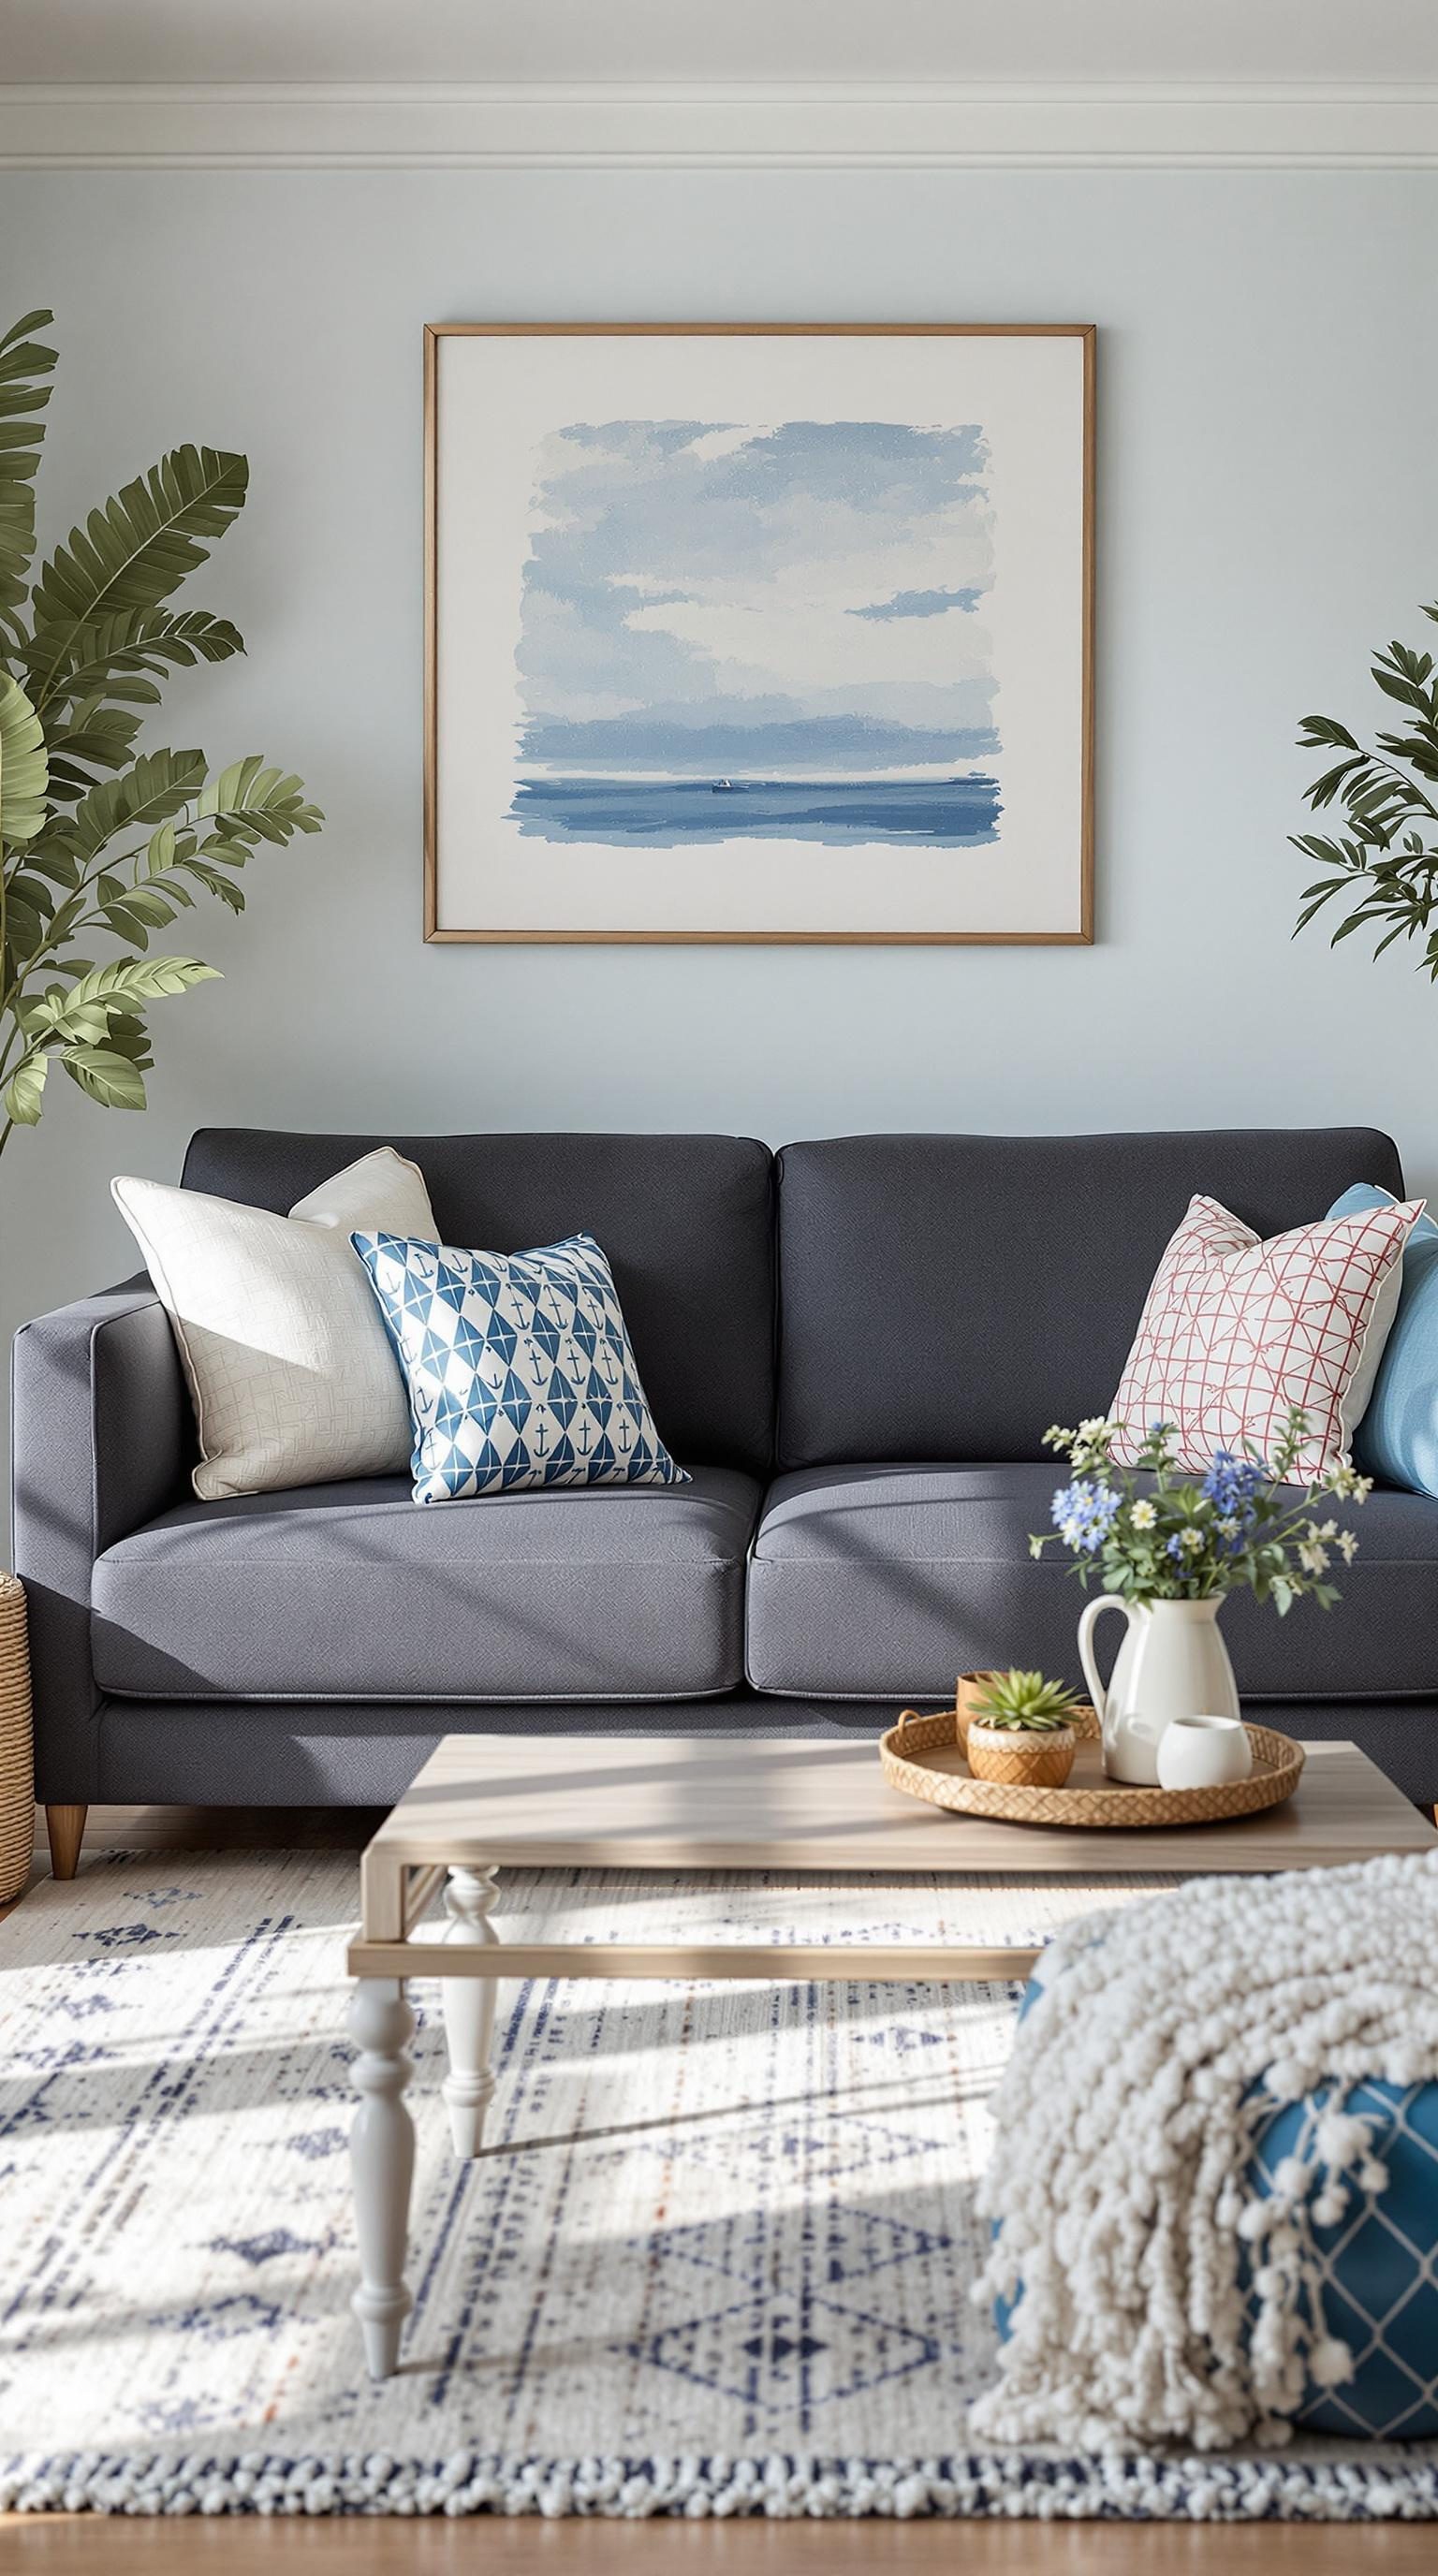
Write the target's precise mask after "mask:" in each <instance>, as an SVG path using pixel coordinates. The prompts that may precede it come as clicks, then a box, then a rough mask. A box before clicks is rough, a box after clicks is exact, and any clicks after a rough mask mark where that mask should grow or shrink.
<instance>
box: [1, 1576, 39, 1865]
mask: <svg viewBox="0 0 1438 2576" xmlns="http://www.w3.org/2000/svg"><path fill="white" fill-rule="evenodd" d="M34 1848H35V1749H34V1741H33V1738H32V1736H31V1732H30V1656H29V1652H28V1649H27V1646H26V1642H25V1587H24V1585H23V1584H22V1583H19V1582H17V1581H16V1578H15V1576H14V1575H13V1574H0V1905H6V1904H8V1903H9V1901H10V1899H11V1897H12V1896H18V1895H19V1893H20V1890H21V1888H22V1887H23V1886H24V1884H25V1881H26V1879H27V1878H28V1877H29V1875H30V1859H31V1854H32V1853H33V1851H34Z"/></svg>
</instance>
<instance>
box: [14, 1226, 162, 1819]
mask: <svg viewBox="0 0 1438 2576" xmlns="http://www.w3.org/2000/svg"><path fill="white" fill-rule="evenodd" d="M11 1395H12V1411H11V1489H12V1501H13V1510H14V1522H13V1527H14V1548H15V1571H16V1573H17V1574H18V1575H19V1576H20V1578H21V1580H22V1581H23V1583H24V1585H25V1588H26V1606H27V1616H28V1624H29V1630H30V1663H31V1677H32V1686H33V1691H34V1702H35V1775H36V1777H35V1791H36V1796H37V1797H38V1798H39V1799H40V1800H41V1801H42V1803H44V1804H46V1805H51V1804H60V1803H74V1804H87V1803H88V1802H89V1801H90V1800H91V1799H93V1798H94V1797H95V1796H96V1794H97V1787H98V1761H99V1729H98V1726H97V1723H96V1718H97V1712H98V1709H99V1701H100V1694H99V1692H98V1690H97V1689H96V1686H95V1676H94V1669H93V1665H92V1661H91V1654H90V1580H91V1569H92V1567H93V1565H94V1562H95V1559H96V1557H97V1556H99V1555H100V1554H101V1552H102V1551H103V1550H104V1549H105V1548H107V1547H108V1546H110V1545H111V1544H112V1542H113V1541H114V1540H115V1539H117V1538H123V1537H125V1536H127V1535H128V1533H129V1532H130V1531H131V1530H135V1529H139V1528H140V1527H141V1526H142V1524H143V1523H144V1522H145V1521H148V1520H153V1519H154V1517H155V1514H156V1513H157V1512H161V1511H164V1510H165V1508H166V1506H167V1505H168V1504H170V1503H172V1502H174V1501H175V1499H176V1496H177V1492H178V1490H179V1487H180V1484H181V1480H182V1478H183V1476H184V1473H185V1468H186V1465H187V1463H188V1460H189V1458H190V1456H191V1454H192V1439H193V1434H192V1429H191V1417H190V1406H189V1398H188V1395H187V1393H186V1389H185V1382H184V1377H183V1374H182V1372H181V1368H180V1361H179V1354H178V1352H177V1351H176V1348H175V1340H174V1335H173V1333H172V1332H171V1330H170V1323H169V1318H168V1316H167V1315H166V1313H165V1310H164V1308H163V1306H162V1305H161V1304H160V1301H159V1299H158V1298H157V1297H156V1295H155V1292H154V1290H153V1288H152V1287H151V1286H150V1283H149V1281H148V1279H146V1278H145V1277H143V1275H142V1276H141V1277H140V1278H139V1279H134V1280H127V1281H126V1282H125V1284H124V1285H123V1286H122V1287H119V1288H109V1289H104V1290H102V1291H101V1292H100V1294H99V1295H98V1296H94V1297H82V1298H80V1299H79V1300H77V1302H76V1303H75V1304H74V1305H72V1306H61V1307H59V1308H57V1310H56V1311H55V1313H54V1314H51V1315H41V1316H39V1317H37V1319H36V1320H35V1322H34V1323H31V1324H23V1325H22V1326H21V1328H20V1330H19V1332H18V1333H17V1334H16V1336H15V1349H14V1358H13V1364H12V1373H11Z"/></svg>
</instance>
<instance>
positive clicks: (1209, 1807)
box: [879, 1685, 1303, 1829]
mask: <svg viewBox="0 0 1438 2576" xmlns="http://www.w3.org/2000/svg"><path fill="white" fill-rule="evenodd" d="M960 1696H961V1697H962V1685H961V1686H960ZM1072 1723H1073V1727H1074V1732H1075V1733H1076V1735H1077V1736H1078V1737H1079V1739H1080V1741H1079V1748H1078V1752H1077V1754H1076V1755H1075V1757H1074V1767H1073V1770H1072V1771H1071V1773H1070V1774H1069V1777H1068V1780H1067V1781H1066V1783H1065V1785H1064V1787H1063V1788H1062V1789H1024V1788H1011V1787H1009V1786H1008V1785H1007V1784H1006V1783H1004V1782H1003V1781H999V1780H976V1779H975V1778H974V1775H973V1773H972V1771H971V1770H970V1769H969V1766H968V1760H967V1757H966V1755H965V1752H964V1736H965V1733H966V1732H967V1725H968V1721H967V1718H966V1717H965V1716H964V1715H963V1714H962V1713H961V1708H960V1706H958V1705H955V1706H954V1707H953V1708H944V1709H940V1710H939V1711H938V1713H937V1715H936V1716H933V1717H921V1716H920V1715H919V1712H918V1710H917V1709H913V1708H906V1709H905V1710H904V1712H903V1715H902V1716H901V1717H900V1719H899V1722H898V1724H897V1726H891V1727H890V1728H889V1729H888V1731H887V1733H886V1734H884V1735H881V1736H880V1738H879V1759H880V1761H881V1762H882V1764H883V1766H884V1777H885V1779H886V1780H887V1781H888V1783H889V1786H890V1787H891V1788H893V1789H902V1791H903V1792H904V1795H905V1797H907V1798H923V1799H924V1800H926V1801H927V1803H928V1805H929V1806H931V1807H950V1808H953V1809H954V1810H955V1811H956V1812H957V1813H958V1814H960V1815H964V1816H992V1817H996V1818H998V1820H999V1821H1000V1822H1001V1823H1004V1824H1009V1825H1083V1826H1087V1827H1089V1828H1091V1829H1092V1828H1094V1827H1099V1826H1109V1827H1112V1826H1129V1827H1132V1826H1135V1825H1216V1824H1220V1823H1222V1821H1223V1819H1224V1818H1225V1817H1226V1816H1256V1815H1258V1814H1260V1813H1261V1811H1262V1810H1263V1809H1264V1808H1265V1807H1279V1806H1281V1805H1282V1804H1283V1801H1284V1799H1285V1798H1291V1797H1292V1795H1293V1792H1294V1790H1295V1789H1296V1788H1297V1786H1298V1782H1299V1777H1300V1774H1301V1772H1302V1770H1303V1747H1302V1745H1301V1744H1295V1743H1294V1741H1293V1739H1292V1737H1291V1736H1288V1735H1279V1734H1278V1733H1277V1732H1276V1730H1275V1729H1274V1728H1273V1727H1271V1726H1250V1727H1248V1729H1247V1732H1248V1740H1249V1743H1250V1744H1251V1745H1252V1747H1253V1769H1252V1770H1251V1771H1250V1773H1249V1775H1248V1778H1247V1779H1246V1780H1229V1781H1226V1782H1225V1783H1224V1785H1223V1786H1222V1787H1221V1788H1216V1789H1130V1788H1126V1787H1125V1786H1124V1784H1123V1783H1122V1781H1118V1780H1106V1779H1105V1777H1104V1772H1103V1754H1102V1747H1101V1744H1100V1740H1099V1723H1098V1719H1097V1717H1096V1716H1095V1715H1094V1712H1093V1710H1092V1709H1091V1708H1090V1707H1088V1706H1087V1705H1084V1706H1083V1707H1081V1708H1080V1709H1078V1710H1077V1711H1076V1712H1075V1714H1074V1717H1073V1720H1072Z"/></svg>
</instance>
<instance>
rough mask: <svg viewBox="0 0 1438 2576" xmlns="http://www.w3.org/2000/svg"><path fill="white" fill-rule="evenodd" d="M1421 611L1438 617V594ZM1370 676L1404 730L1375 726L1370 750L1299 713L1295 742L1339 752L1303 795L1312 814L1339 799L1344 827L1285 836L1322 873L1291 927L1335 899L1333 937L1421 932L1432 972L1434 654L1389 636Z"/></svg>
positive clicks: (1381, 939)
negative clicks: (1401, 714)
mask: <svg viewBox="0 0 1438 2576" xmlns="http://www.w3.org/2000/svg"><path fill="white" fill-rule="evenodd" d="M1423 615H1424V616H1425V617H1429V618H1432V619H1433V620H1434V621H1435V622H1438V601H1435V602H1434V603H1433V604H1432V605H1430V606H1428V607H1425V608H1424V610H1423ZM1372 668H1373V678H1374V680H1375V682H1376V684H1377V686H1378V687H1379V689H1381V690H1382V692H1383V695H1384V696H1385V697H1386V698H1389V699H1391V700H1393V701H1394V702H1396V703H1397V704H1398V705H1399V706H1401V707H1403V708H1404V709H1405V711H1406V713H1405V728H1404V730H1403V731H1402V732H1401V733H1380V734H1379V735H1377V737H1376V749H1373V750H1365V748H1364V746H1363V745H1362V744H1361V743H1360V742H1359V741H1358V740H1357V738H1356V736H1355V735H1353V734H1352V733H1350V732H1349V730H1348V727H1347V726H1346V725H1343V724H1339V723H1338V722H1337V720H1336V718H1334V717H1332V716H1305V717H1304V718H1303V722H1302V727H1301V730H1300V732H1299V737H1298V744H1299V749H1300V750H1301V751H1317V750H1325V751H1338V752H1341V753H1342V755H1343V757H1342V758H1341V759H1340V760H1338V761H1337V762H1335V763H1334V765H1333V767H1332V768H1330V769H1326V770H1325V771H1324V772H1323V775H1322V776H1321V777H1320V778H1317V779H1315V781H1314V783H1313V785H1312V786H1311V787H1310V788H1309V789H1308V791H1307V794H1306V797H1305V802H1306V803H1307V804H1308V805H1309V806H1310V808H1311V809H1312V811H1313V812H1314V813H1320V812H1322V811H1323V809H1324V808H1325V807H1327V806H1330V805H1334V804H1337V805H1339V806H1341V807H1342V809H1343V811H1344V814H1345V816H1346V819H1347V826H1348V828H1347V830H1346V831H1344V832H1341V833H1339V834H1338V835H1337V836H1336V837H1334V838H1330V837H1328V836H1326V835H1323V834H1320V833H1316V832H1299V833H1294V834H1293V835H1291V838H1292V841H1293V846H1294V848H1295V849H1296V850H1301V851H1302V852H1303V854H1304V856H1305V858H1310V859H1314V860H1316V861H1317V862H1318V865H1319V866H1320V868H1322V869H1323V871H1324V873H1323V875H1321V876H1319V877H1317V878H1315V879H1314V882H1313V883H1312V884H1311V885H1309V886H1305V887H1304V890H1303V895H1302V904H1303V909H1302V911H1301V912H1300V914H1299V917H1298V921H1297V923H1296V925H1295V931H1294V935H1295V937H1296V936H1297V933H1298V931H1300V930H1305V929H1306V928H1307V926H1308V924H1309V922H1311V921H1312V920H1313V919H1314V917H1315V916H1316V915H1317V914H1318V913H1320V912H1321V911H1322V910H1323V909H1324V907H1325V905H1327V904H1330V903H1332V902H1333V901H1334V900H1335V898H1344V899H1347V900H1349V901H1351V903H1352V909H1351V911H1349V912H1348V913H1347V914H1346V916H1345V918H1344V919H1343V920H1342V921H1341V922H1340V923H1339V925H1338V928H1337V929H1336V930H1335V931H1334V933H1333V935H1332V939H1331V942H1330V945H1331V946H1333V947H1335V948H1336V947H1337V945H1338V942H1339V940H1340V939H1349V938H1351V937H1352V936H1353V934H1354V932H1355V931H1360V930H1366V929H1369V928H1370V927H1371V928H1372V929H1374V930H1376V931H1377V932H1378V933H1379V936H1378V938H1377V941H1376V943H1375V945H1374V950H1373V954H1374V956H1375V957H1381V956H1382V954H1383V951H1384V950H1385V948H1391V947H1392V945H1393V943H1394V941H1395V940H1397V939H1422V940H1423V942H1424V947H1423V953H1422V957H1421V959H1420V961H1419V962H1420V965H1422V966H1424V967H1426V969H1427V972H1428V975H1429V978H1430V980H1438V928H1434V927H1433V920H1434V914H1435V911H1438V846H1435V835H1438V801H1435V798H1434V796H1433V795H1432V794H1430V792H1429V785H1428V784H1425V783H1424V782H1425V781H1426V782H1429V783H1430V784H1431V785H1432V786H1434V787H1435V788H1438V677H1435V663H1434V657H1433V655H1432V654H1431V653H1420V652H1415V651H1413V649H1412V648H1411V647H1410V646H1409V645H1406V644H1399V643H1393V644H1390V646H1389V648H1388V650H1387V652H1386V653H1380V654H1379V655H1378V656H1377V658H1376V660H1375V661H1374V663H1373V666H1372Z"/></svg>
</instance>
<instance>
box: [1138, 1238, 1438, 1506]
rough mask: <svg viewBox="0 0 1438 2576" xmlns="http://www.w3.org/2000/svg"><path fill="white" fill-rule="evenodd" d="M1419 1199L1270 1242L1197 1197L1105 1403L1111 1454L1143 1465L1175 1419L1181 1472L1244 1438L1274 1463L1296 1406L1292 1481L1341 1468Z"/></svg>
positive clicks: (1393, 1300) (1392, 1308)
mask: <svg viewBox="0 0 1438 2576" xmlns="http://www.w3.org/2000/svg"><path fill="white" fill-rule="evenodd" d="M1423 1204H1424V1203H1423V1201H1422V1199H1404V1200H1400V1201H1398V1202H1397V1203H1395V1204H1394V1205H1393V1206H1391V1207H1379V1208H1372V1209H1366V1208H1365V1209H1364V1210H1362V1211H1361V1213H1360V1214H1358V1215H1357V1216H1342V1217H1325V1218H1324V1219H1323V1220H1322V1222H1321V1223H1319V1224H1317V1225H1299V1226H1295V1227H1294V1228H1293V1229H1292V1231H1291V1233H1288V1234H1274V1235H1270V1236H1269V1238H1268V1240H1267V1242H1264V1241H1263V1240H1262V1238H1261V1237H1260V1236H1258V1235H1256V1234H1255V1233H1254V1232H1253V1229H1252V1227H1251V1226H1247V1225H1244V1224H1243V1223H1242V1222H1241V1221H1240V1219H1239V1218H1238V1217H1236V1216H1230V1214H1229V1212H1228V1210H1227V1208H1224V1207H1220V1206H1219V1204H1218V1201H1217V1200H1216V1199H1205V1198H1196V1199H1193V1200H1192V1201H1190V1204H1189V1210H1188V1214H1187V1216H1186V1217H1185V1218H1184V1220H1183V1223H1182V1225H1181V1226H1180V1227H1179V1229H1178V1231H1177V1233H1176V1234H1175V1235H1174V1236H1173V1238H1172V1240H1171V1242H1170V1244H1169V1246H1168V1250H1167V1251H1166V1252H1165V1254H1164V1256H1163V1259H1162V1261H1161V1262H1160V1263H1159V1265H1158V1268H1157V1270H1156V1271H1155V1273H1154V1279H1153V1286H1152V1287H1151V1288H1150V1290H1149V1292H1148V1299H1147V1302H1146V1304H1145V1306H1144V1310H1143V1314H1142V1317H1141V1319H1140V1322H1139V1328H1138V1332H1137V1334H1136V1335H1135V1337H1134V1345H1133V1348H1132V1350H1131V1351H1130V1352H1129V1355H1128V1360H1127V1364H1126V1366H1125V1368H1124V1373H1123V1378H1122V1381H1121V1383H1120V1386H1119V1390H1118V1393H1117V1395H1116V1396H1115V1397H1114V1400H1113V1403H1112V1404H1111V1406H1110V1407H1109V1411H1110V1413H1111V1414H1112V1415H1113V1417H1114V1419H1115V1420H1116V1421H1118V1422H1121V1423H1123V1424H1124V1425H1125V1428H1124V1430H1123V1431H1122V1432H1120V1434H1119V1436H1118V1438H1117V1440H1116V1441H1115V1442H1114V1445H1113V1455H1114V1457H1115V1459H1116V1460H1118V1462H1119V1463H1120V1464H1121V1465H1123V1466H1127V1467H1131V1466H1133V1465H1135V1464H1136V1462H1137V1459H1138V1454H1139V1450H1140V1448H1141V1446H1142V1443H1143V1439H1144V1435H1145V1433H1146V1432H1147V1430H1148V1428H1149V1425H1150V1424H1151V1423H1154V1422H1170V1423H1172V1424H1173V1426H1174V1429H1175V1431H1176V1433H1177V1435H1178V1439H1177V1455H1178V1458H1179V1461H1180V1463H1181V1464H1182V1465H1183V1466H1185V1467H1197V1468H1203V1467H1207V1466H1208V1464H1209V1462H1210V1460H1211V1458H1212V1456H1213V1453H1214V1451H1215V1449H1233V1450H1237V1451H1239V1452H1240V1453H1241V1452H1242V1447H1243V1443H1244V1442H1245V1441H1246V1440H1251V1441H1252V1443H1253V1445H1254V1447H1255V1449H1257V1451H1258V1452H1259V1454H1260V1456H1261V1457H1265V1458H1266V1457H1268V1456H1269V1455H1270V1454H1271V1451H1272V1449H1273V1447H1274V1445H1275V1444H1276V1442H1277V1439H1278V1435H1279V1433H1280V1432H1281V1431H1282V1429H1283V1425H1284V1421H1285V1418H1286V1416H1287V1413H1288V1409H1289V1406H1290V1405H1293V1404H1301V1405H1302V1407H1303V1409H1304V1412H1305V1413H1306V1414H1307V1416H1308V1427H1309V1438H1308V1440H1307V1441H1306V1442H1305V1444H1304V1448H1303V1451H1302V1454H1301V1456H1300V1457H1299V1458H1298V1459H1297V1460H1296V1461H1295V1463H1294V1467H1293V1472H1292V1479H1291V1481H1292V1482H1293V1483H1295V1484H1297V1483H1304V1484H1306V1483H1307V1482H1308V1481H1309V1480H1310V1478H1312V1477H1316V1476H1320V1475H1322V1473H1323V1471H1324V1469H1325V1468H1326V1467H1329V1466H1332V1465H1334V1464H1335V1463H1336V1462H1337V1461H1338V1460H1340V1459H1341V1460H1344V1461H1346V1460H1347V1458H1348V1454H1349V1444H1350V1442H1351V1440H1352V1438H1353V1433H1354V1431H1355V1429H1356V1427H1357V1425H1358V1424H1359V1422H1361V1420H1362V1418H1363V1410H1364V1407H1365V1405H1366V1404H1367V1402H1368V1398H1369V1395H1370V1393H1371V1392H1372V1387H1373V1380H1374V1377H1375V1376H1376V1374H1377V1370H1378V1363H1379V1361H1380V1359H1381V1358H1382V1356H1383V1345H1384V1343H1385V1342H1386V1340H1387V1338H1388V1332H1389V1327H1390V1326H1391V1324H1392V1322H1393V1317H1394V1314H1395V1312H1396V1310H1397V1305H1398V1292H1399V1288H1400V1286H1401V1284H1402V1283H1401V1275H1400V1270H1399V1263H1400V1261H1401V1259H1402V1254H1403V1246H1404V1244H1405V1243H1406V1241H1407V1239H1408V1231H1409V1228H1410V1226H1412V1225H1413V1224H1414V1223H1415V1222H1416V1220H1417V1219H1418V1218H1419V1217H1420V1216H1421V1215H1422V1213H1423Z"/></svg>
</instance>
